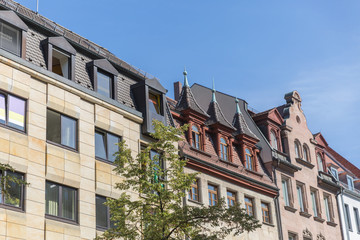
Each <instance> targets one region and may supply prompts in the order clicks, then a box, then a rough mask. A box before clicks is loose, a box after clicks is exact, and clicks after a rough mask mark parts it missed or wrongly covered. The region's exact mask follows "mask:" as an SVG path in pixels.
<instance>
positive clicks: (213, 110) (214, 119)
mask: <svg viewBox="0 0 360 240" xmlns="http://www.w3.org/2000/svg"><path fill="white" fill-rule="evenodd" d="M207 114H209V116H210V117H209V118H208V119H207V120H206V121H205V124H206V125H212V124H215V123H220V124H221V125H223V126H226V127H228V128H231V129H235V128H234V127H233V126H232V125H231V123H229V121H228V120H226V118H225V116H224V114H223V112H222V111H221V108H220V106H219V104H218V102H217V101H211V102H210V105H209V109H208V111H207Z"/></svg>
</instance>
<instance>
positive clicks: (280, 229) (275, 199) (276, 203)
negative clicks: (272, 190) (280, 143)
mask: <svg viewBox="0 0 360 240" xmlns="http://www.w3.org/2000/svg"><path fill="white" fill-rule="evenodd" d="M276 160H277V166H278V165H279V159H276ZM273 175H274V182H275V186H276V187H278V184H277V177H276V167H274V166H273ZM278 188H279V187H278ZM279 189H280V188H279ZM279 196H280V191H279V192H278V194H277V195H276V197H275V198H274V204H275V208H276V211H275V212H276V220H277V225H278V235H279V240H283V239H284V236H283V232H282V223H281V215H280V203H279Z"/></svg>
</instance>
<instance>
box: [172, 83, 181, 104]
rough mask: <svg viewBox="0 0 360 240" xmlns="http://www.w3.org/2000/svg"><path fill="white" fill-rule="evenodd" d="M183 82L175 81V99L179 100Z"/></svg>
mask: <svg viewBox="0 0 360 240" xmlns="http://www.w3.org/2000/svg"><path fill="white" fill-rule="evenodd" d="M181 89H182V84H181V82H179V81H177V82H174V98H175V101H179V98H180V94H181Z"/></svg>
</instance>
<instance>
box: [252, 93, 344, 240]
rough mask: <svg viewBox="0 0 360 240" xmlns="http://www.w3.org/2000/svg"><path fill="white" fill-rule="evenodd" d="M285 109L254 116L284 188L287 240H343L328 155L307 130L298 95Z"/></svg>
mask: <svg viewBox="0 0 360 240" xmlns="http://www.w3.org/2000/svg"><path fill="white" fill-rule="evenodd" d="M285 100H286V103H285V104H284V105H282V106H279V107H276V108H273V109H270V110H268V111H265V112H261V113H257V114H255V113H253V114H252V117H253V119H254V121H255V122H256V124H257V125H258V127H259V129H261V131H262V133H263V135H264V136H265V137H266V138H267V141H268V142H269V144H270V145H271V147H272V151H273V152H272V155H273V157H272V158H271V159H268V158H267V159H264V161H265V166H266V169H267V170H268V172H269V173H271V176H272V179H274V181H275V182H276V185H277V186H278V187H279V189H280V209H279V211H280V215H281V226H282V233H283V239H289V240H295V239H296V240H303V239H304V240H309V239H317V240H325V239H326V240H330V239H331V240H337V239H342V235H341V228H340V217H339V212H338V207H337V202H336V200H337V196H338V194H339V193H340V186H339V185H338V184H337V183H336V180H335V179H334V178H333V177H332V175H331V174H329V172H328V171H327V159H326V154H325V152H326V150H325V148H324V146H323V145H322V144H321V142H320V141H319V140H318V139H317V138H316V136H314V135H313V134H312V133H311V132H310V130H309V129H308V127H307V123H306V117H305V114H304V112H303V110H302V108H301V101H302V100H301V97H300V95H299V93H298V92H297V91H293V92H290V93H288V94H286V95H285Z"/></svg>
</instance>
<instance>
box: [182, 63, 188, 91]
mask: <svg viewBox="0 0 360 240" xmlns="http://www.w3.org/2000/svg"><path fill="white" fill-rule="evenodd" d="M183 74H184V87H189V82H188V80H187V71H186V67H184V72H183Z"/></svg>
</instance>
